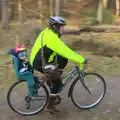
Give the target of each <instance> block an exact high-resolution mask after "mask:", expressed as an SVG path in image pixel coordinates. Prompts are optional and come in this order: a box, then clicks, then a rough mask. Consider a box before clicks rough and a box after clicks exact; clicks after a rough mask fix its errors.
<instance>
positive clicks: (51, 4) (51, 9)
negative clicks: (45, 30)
mask: <svg viewBox="0 0 120 120" xmlns="http://www.w3.org/2000/svg"><path fill="white" fill-rule="evenodd" d="M49 10H50V16H53V11H54V9H53V0H49Z"/></svg>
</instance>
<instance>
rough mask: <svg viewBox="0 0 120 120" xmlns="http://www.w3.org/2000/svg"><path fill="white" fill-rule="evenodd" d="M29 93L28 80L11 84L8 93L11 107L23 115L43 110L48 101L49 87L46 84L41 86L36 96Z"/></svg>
mask: <svg viewBox="0 0 120 120" xmlns="http://www.w3.org/2000/svg"><path fill="white" fill-rule="evenodd" d="M27 93H28V85H27V82H26V81H19V82H17V83H15V84H14V85H13V86H11V88H10V90H9V92H8V95H7V100H8V104H9V106H10V107H11V109H12V110H13V111H15V112H17V113H19V114H21V115H32V114H36V113H38V112H40V111H42V110H43V109H44V107H45V106H46V104H47V102H48V96H49V94H48V91H47V88H46V87H45V86H44V85H43V86H41V87H40V88H39V89H38V92H37V95H36V96H35V97H30V96H28V95H27Z"/></svg>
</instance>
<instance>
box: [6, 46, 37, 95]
mask: <svg viewBox="0 0 120 120" xmlns="http://www.w3.org/2000/svg"><path fill="white" fill-rule="evenodd" d="M8 54H10V55H11V56H12V57H13V67H14V70H15V73H16V77H17V78H18V79H19V80H26V81H27V83H28V95H29V96H35V95H36V85H35V81H37V77H35V76H34V70H33V68H32V66H31V65H30V63H29V61H27V59H26V58H27V50H26V48H25V46H24V45H19V46H16V47H15V48H12V49H10V50H9V52H8Z"/></svg>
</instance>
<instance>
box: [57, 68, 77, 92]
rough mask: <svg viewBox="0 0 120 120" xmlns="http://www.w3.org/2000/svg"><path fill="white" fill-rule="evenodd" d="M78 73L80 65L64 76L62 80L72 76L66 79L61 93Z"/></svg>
mask: <svg viewBox="0 0 120 120" xmlns="http://www.w3.org/2000/svg"><path fill="white" fill-rule="evenodd" d="M77 73H78V74H79V72H78V67H75V68H74V69H73V70H71V71H69V72H68V73H67V74H66V75H65V76H63V78H62V80H64V79H65V78H67V77H68V76H69V75H70V77H69V78H68V79H67V80H66V81H65V83H64V84H63V86H62V87H61V88H60V90H59V93H60V92H61V91H62V90H63V89H64V88H65V87H66V86H67V84H68V83H69V82H70V81H71V80H72V79H73V77H74V76H75V75H76V74H77Z"/></svg>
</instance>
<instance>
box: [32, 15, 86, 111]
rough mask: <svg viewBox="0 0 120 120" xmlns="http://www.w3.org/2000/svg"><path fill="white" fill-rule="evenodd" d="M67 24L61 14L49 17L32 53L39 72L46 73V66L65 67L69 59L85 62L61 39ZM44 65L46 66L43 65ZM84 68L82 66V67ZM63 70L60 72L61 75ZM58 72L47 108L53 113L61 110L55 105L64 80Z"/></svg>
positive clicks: (52, 82) (33, 64)
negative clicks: (47, 23) (47, 24)
mask: <svg viewBox="0 0 120 120" xmlns="http://www.w3.org/2000/svg"><path fill="white" fill-rule="evenodd" d="M65 25H66V21H65V19H63V18H62V17H59V16H51V17H50V19H49V26H48V27H47V28H46V29H44V30H43V31H42V32H41V33H40V34H39V36H38V37H37V39H36V41H35V44H34V45H33V48H32V51H31V54H30V63H31V65H32V66H33V68H35V69H36V70H38V71H39V72H41V73H43V74H44V71H45V69H46V68H49V69H51V70H53V69H55V65H58V69H64V68H65V66H66V65H67V62H68V59H69V60H71V61H74V62H77V63H79V64H82V63H85V61H86V60H85V59H84V58H83V57H82V56H81V55H79V54H77V53H75V52H74V51H72V50H71V49H70V48H69V47H67V46H66V45H65V44H64V42H63V41H62V40H61V39H60V37H61V36H62V34H63V32H64V26H65ZM43 66H44V67H43ZM81 70H82V67H81ZM61 73H62V72H59V74H60V75H61ZM57 75H58V74H54V76H53V77H55V79H52V78H53V77H51V78H50V81H51V82H50V83H51V94H50V98H49V102H48V105H47V106H46V109H47V110H48V111H50V112H52V113H54V112H59V111H58V110H57V109H56V108H55V107H54V102H55V96H56V95H57V93H58V91H59V89H60V87H61V85H62V81H61V78H60V75H58V76H59V77H56V76H57Z"/></svg>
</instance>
